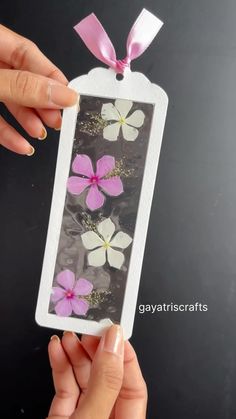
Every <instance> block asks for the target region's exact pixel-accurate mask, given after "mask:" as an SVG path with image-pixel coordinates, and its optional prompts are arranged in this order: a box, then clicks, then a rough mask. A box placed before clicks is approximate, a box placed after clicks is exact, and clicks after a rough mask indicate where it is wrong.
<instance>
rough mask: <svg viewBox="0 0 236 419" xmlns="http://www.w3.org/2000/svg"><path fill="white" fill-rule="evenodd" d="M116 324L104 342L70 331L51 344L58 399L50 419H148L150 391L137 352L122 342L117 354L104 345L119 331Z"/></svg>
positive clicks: (52, 340)
mask: <svg viewBox="0 0 236 419" xmlns="http://www.w3.org/2000/svg"><path fill="white" fill-rule="evenodd" d="M116 329H117V330H119V329H120V328H119V327H118V326H115V325H113V326H111V328H110V329H108V330H107V332H106V334H105V336H104V337H103V338H102V339H101V340H100V339H99V338H97V337H94V336H87V335H84V336H82V339H81V340H80V339H79V338H78V337H77V336H76V335H75V334H74V333H72V332H65V333H64V335H63V337H62V339H61V340H60V339H59V338H58V337H57V336H53V337H52V339H51V341H50V343H49V347H48V351H49V359H50V364H51V368H52V375H53V381H54V387H55V397H54V399H53V401H52V405H51V408H50V411H49V416H48V419H49V418H50V419H127V418H129V419H145V418H146V406H147V389H146V384H145V381H144V379H143V376H142V373H141V370H140V367H139V364H138V360H137V356H136V354H135V351H134V349H133V347H132V346H131V344H130V343H129V342H128V341H125V342H124V340H123V337H122V336H121V345H122V346H123V351H122V354H121V355H117V354H116V353H114V352H112V351H111V350H109V351H106V348H105V349H104V339H106V336H107V335H108V334H109V333H113V336H114V333H116Z"/></svg>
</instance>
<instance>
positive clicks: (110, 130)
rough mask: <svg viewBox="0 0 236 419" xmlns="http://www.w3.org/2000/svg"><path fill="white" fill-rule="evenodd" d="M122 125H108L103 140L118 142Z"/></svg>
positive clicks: (116, 123)
mask: <svg viewBox="0 0 236 419" xmlns="http://www.w3.org/2000/svg"><path fill="white" fill-rule="evenodd" d="M120 125H121V124H120V123H119V122H115V123H114V124H110V125H107V126H106V127H105V128H104V129H103V138H105V140H109V141H116V140H117V138H118V135H119V131H120Z"/></svg>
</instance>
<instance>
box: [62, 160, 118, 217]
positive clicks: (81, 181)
mask: <svg viewBox="0 0 236 419" xmlns="http://www.w3.org/2000/svg"><path fill="white" fill-rule="evenodd" d="M114 168H115V159H114V157H112V156H103V157H101V158H100V159H99V160H97V164H96V171H95V172H94V170H93V165H92V162H91V159H90V158H89V156H87V155H86V154H77V155H76V157H75V159H74V161H73V163H72V170H73V172H74V173H76V174H78V175H81V176H71V177H69V179H68V181H67V189H68V191H69V192H70V193H72V194H74V195H80V194H81V193H82V192H83V191H84V190H85V189H86V188H88V189H89V191H88V194H87V197H86V205H87V207H88V208H89V209H90V210H91V211H94V210H96V209H98V208H101V207H102V206H103V204H104V201H105V196H104V194H103V193H102V192H101V191H100V189H101V190H102V191H103V192H104V193H105V194H106V195H109V196H118V195H120V194H121V193H122V192H123V184H122V181H121V179H120V177H119V176H112V177H108V178H106V177H107V175H108V174H109V173H110V172H111V171H112V170H113V169H114Z"/></svg>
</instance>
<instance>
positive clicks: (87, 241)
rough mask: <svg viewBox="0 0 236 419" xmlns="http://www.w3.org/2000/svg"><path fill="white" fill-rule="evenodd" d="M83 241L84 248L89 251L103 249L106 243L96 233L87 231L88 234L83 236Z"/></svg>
mask: <svg viewBox="0 0 236 419" xmlns="http://www.w3.org/2000/svg"><path fill="white" fill-rule="evenodd" d="M81 239H82V242H83V245H84V247H85V248H86V249H88V250H91V249H95V248H96V247H101V246H103V244H104V241H103V240H102V239H101V238H100V237H99V236H98V235H97V234H96V233H95V231H86V233H84V234H81Z"/></svg>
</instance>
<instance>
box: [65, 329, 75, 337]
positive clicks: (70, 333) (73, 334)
mask: <svg viewBox="0 0 236 419" xmlns="http://www.w3.org/2000/svg"><path fill="white" fill-rule="evenodd" d="M65 335H72V336H76V334H75V333H74V332H71V331H69V330H65V331H64V332H63V336H65Z"/></svg>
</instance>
